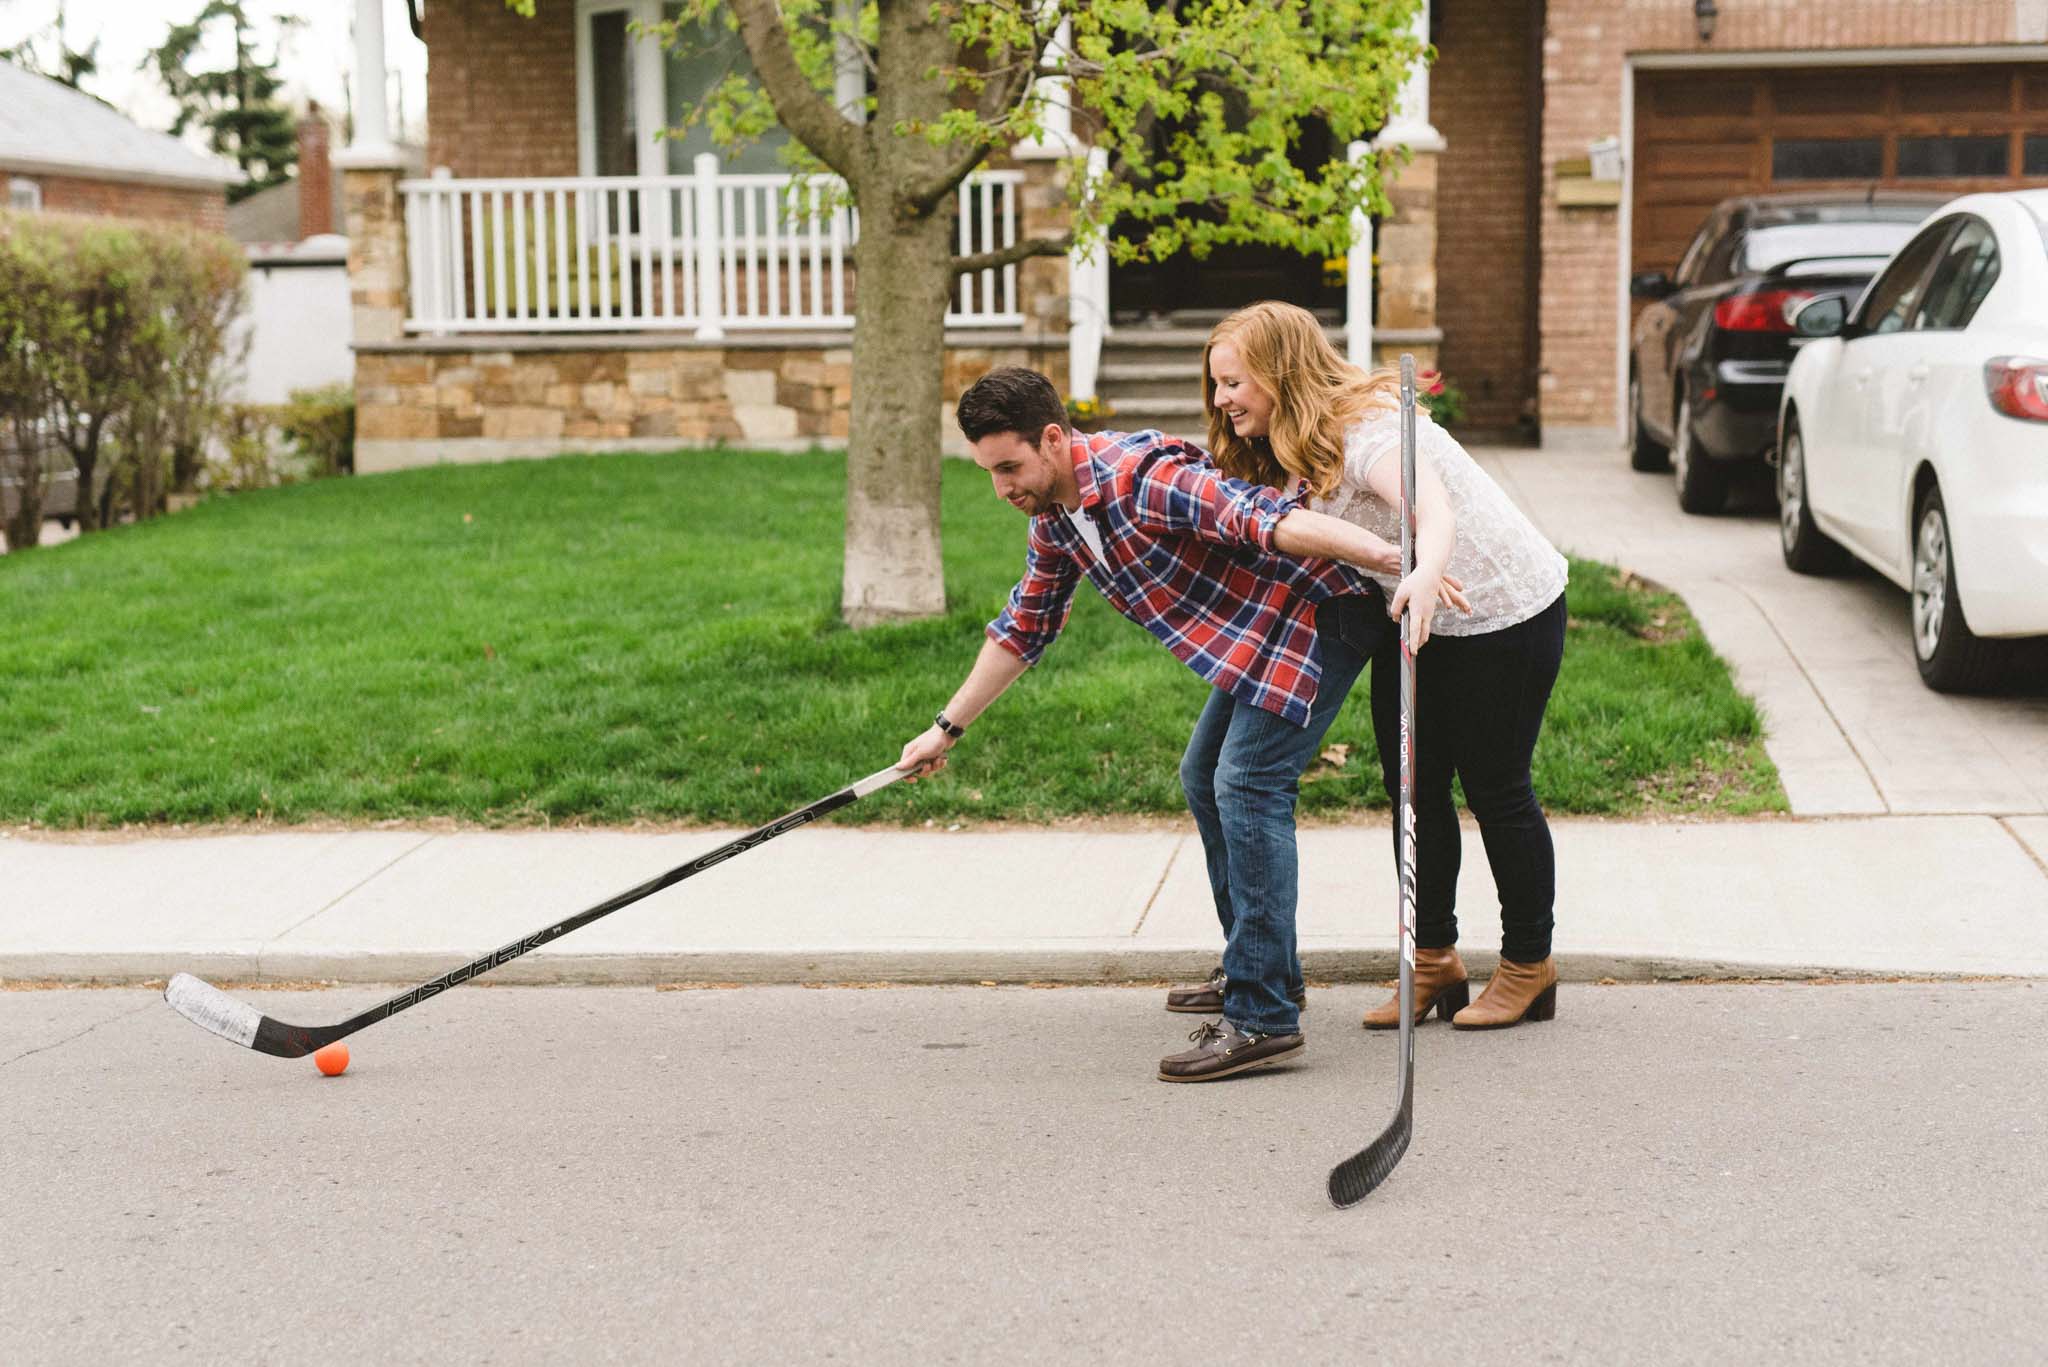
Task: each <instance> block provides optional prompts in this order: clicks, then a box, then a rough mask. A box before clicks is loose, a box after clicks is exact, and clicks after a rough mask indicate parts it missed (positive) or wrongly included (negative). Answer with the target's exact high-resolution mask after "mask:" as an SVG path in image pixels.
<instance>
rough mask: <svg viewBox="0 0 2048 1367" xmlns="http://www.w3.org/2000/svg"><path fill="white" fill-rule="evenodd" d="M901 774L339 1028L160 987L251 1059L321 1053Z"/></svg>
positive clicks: (787, 819) (841, 796)
mask: <svg viewBox="0 0 2048 1367" xmlns="http://www.w3.org/2000/svg"><path fill="white" fill-rule="evenodd" d="M905 776H906V774H905V771H903V770H901V769H884V770H882V771H881V772H879V773H875V774H870V775H868V777H866V778H864V779H862V780H861V781H860V782H858V783H856V784H854V785H853V786H852V787H850V788H841V789H840V790H839V791H838V792H836V793H834V794H832V795H831V796H830V797H822V798H819V799H818V800H817V801H816V802H813V803H812V804H811V805H810V806H808V807H799V808H798V809H797V810H796V811H793V812H791V813H789V815H787V816H781V817H777V818H776V819H775V820H773V821H771V822H769V823H768V824H767V825H765V826H757V827H755V828H754V829H753V830H751V831H748V832H747V833H746V834H745V835H743V836H740V837H739V838H738V839H737V840H731V841H728V842H726V843H725V844H723V845H720V846H719V847H718V848H717V849H715V850H712V851H711V852H710V853H708V854H700V855H698V856H697V857H696V858H695V859H692V860H691V861H690V862H689V863H687V864H683V865H679V866H678V867H676V868H673V869H670V870H669V871H668V872H667V873H664V874H661V875H660V876H658V877H655V878H650V879H648V880H647V881H646V882H645V883H642V884H641V885H640V886H639V887H637V888H633V889H630V890H629V891H626V892H622V893H620V894H619V895H618V896H616V897H613V898H610V899H608V900H606V901H603V902H599V903H598V904H597V905H596V906H594V907H591V908H590V909H589V910H588V911H579V912H577V913H576V914H575V915H574V916H571V917H570V918H569V919H568V920H566V921H557V922H555V924H553V925H551V926H549V927H548V928H547V929H545V930H540V931H536V932H534V933H533V934H531V935H528V936H525V937H524V938H522V939H518V940H514V941H513V942H512V943H511V944H509V945H506V946H504V947H503V948H502V949H495V950H493V951H491V952H490V953H489V954H486V955H484V956H483V957H482V958H481V959H475V960H472V961H471V962H469V963H466V964H464V965H463V966H462V967H460V968H458V969H454V970H453V971H451V972H448V973H443V974H442V975H441V976H440V977H438V978H436V979H434V980H433V981H432V982H427V983H421V984H420V985H419V986H418V987H412V988H407V989H406V990H405V991H403V992H401V993H399V994H398V995H397V996H395V997H393V998H391V999H390V1000H389V1001H384V1002H379V1003H378V1004H377V1005H375V1006H373V1007H371V1008H370V1009H369V1010H367V1011H365V1012H363V1013H361V1014H360V1015H356V1016H351V1017H349V1018H348V1019H347V1020H345V1021H343V1022H341V1024H339V1025H286V1024H285V1023H284V1022H283V1021H278V1020H272V1019H271V1018H270V1017H269V1016H266V1015H264V1014H263V1013H262V1012H261V1011H258V1010H257V1009H256V1008H255V1007H253V1006H249V1005H246V1004H245V1003H242V1002H239V1001H236V1000H235V999H234V998H233V997H230V996H229V995H228V994H227V993H225V992H223V991H221V990H220V989H219V988H217V987H215V986H214V985H213V984H212V983H209V982H203V981H201V980H200V979H198V978H195V977H193V976H192V975H191V974H189V973H180V974H178V975H177V976H176V977H174V978H172V979H171V981H170V983H169V985H168V986H166V987H165V988H164V1000H165V1001H167V1002H169V1003H170V1004H171V1006H172V1008H173V1009H174V1010H176V1011H177V1013H178V1014H179V1015H181V1016H183V1017H184V1018H185V1019H186V1020H189V1021H191V1022H193V1023H194V1024H195V1025H199V1026H201V1027H203V1028H205V1029H207V1030H211V1031H212V1032H213V1033H214V1034H216V1035H219V1036H220V1037H221V1038H222V1039H225V1040H230V1041H232V1042H234V1043H236V1044H240V1045H243V1046H245V1047H247V1048H250V1049H254V1050H256V1051H257V1052H258V1053H262V1054H274V1055H276V1056H277V1057H278V1058H298V1057H300V1056H302V1055H305V1054H310V1053H312V1052H313V1051H314V1050H316V1049H321V1048H324V1047H325V1046H327V1045H329V1044H332V1043H334V1041H336V1040H338V1039H342V1038H344V1037H346V1036H348V1035H353V1034H354V1033H355V1032H356V1031H358V1030H361V1029H363V1028H364V1027H365V1026H370V1025H375V1024H376V1023H377V1022H378V1021H381V1020H383V1019H384V1018H385V1017H387V1016H395V1015H397V1014H398V1013H399V1012H401V1011H403V1010H405V1008H407V1007H408V1006H416V1005H418V1004H419V1003H420V1002H423V1001H425V1000H426V999H427V998H428V997H431V996H434V995H435V994H436V993H439V992H443V991H446V990H447V989H448V988H451V987H454V986H455V985H456V984H458V983H465V982H468V981H469V980H470V979H471V978H475V977H480V976H482V975H483V974H485V973H488V972H490V971H491V970H492V969H494V968H497V967H499V966H500V965H503V964H508V963H511V962H512V961H513V960H514V959H516V958H518V957H519V956H520V955H522V954H525V953H526V952H528V951H529V950H534V949H538V948H540V947H541V946H542V945H544V944H546V943H548V942H549V941H550V940H559V939H561V938H562V937H563V936H564V935H567V934H568V933H569V932H570V931H572V930H577V929H580V928H581V927H583V926H587V925H589V924H590V923H591V922H592V921H595V920H599V919H600V918H602V917H606V916H609V915H611V914H612V913H613V912H615V911H617V910H618V909H619V908H620V907H624V906H630V905H631V904H633V903H634V902H637V901H639V900H640V899H641V898H643V897H649V896H652V895H653V894H655V893H657V892H660V891H661V890H662V889H663V888H667V887H673V886H674V885H675V884H677V883H680V882H682V881H683V880H684V879H685V878H688V877H690V876H691V875H693V874H698V873H702V872H703V871H704V870H705V869H708V868H710V867H711V866H712V865H714V864H723V863H724V862H725V861H726V860H728V859H730V858H732V857H733V856H734V855H738V854H745V853H746V852H747V851H748V850H751V849H753V848H754V846H756V845H761V844H765V843H767V842H768V841H770V840H773V839H774V838H775V837H776V836H778V835H781V834H783V833H784V832H785V831H793V830H795V829H796V828H797V827H799V826H807V825H809V824H810V823H811V822H813V821H816V820H817V819H818V818H819V817H821V816H824V815H825V814H826V813H827V812H835V811H838V810H839V809H840V808H841V807H845V806H848V805H850V804H852V803H854V802H857V801H859V800H860V799H861V798H864V797H866V796H868V794H870V793H875V792H879V791H881V790H882V789H884V788H886V787H888V786H889V785H890V784H892V783H894V782H895V781H896V780H897V779H899V778H903V777H905Z"/></svg>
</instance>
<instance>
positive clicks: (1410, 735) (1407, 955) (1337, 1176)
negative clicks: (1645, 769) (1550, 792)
mask: <svg viewBox="0 0 2048 1367" xmlns="http://www.w3.org/2000/svg"><path fill="white" fill-rule="evenodd" d="M1414 569H1415V358H1414V357H1413V356H1411V355H1408V354H1407V353H1406V352H1403V353H1402V355H1401V578H1402V579H1404V580H1405V579H1407V577H1408V576H1409V574H1410V573H1411V572H1412V571H1413V570H1414ZM1414 612H1415V610H1414V608H1412V607H1407V608H1403V609H1402V612H1401V783H1400V787H1401V793H1400V797H1401V803H1400V809H1399V816H1400V825H1399V827H1398V828H1397V829H1398V831H1399V841H1398V844H1399V848H1400V864H1401V891H1400V908H1401V989H1400V1007H1401V1021H1400V1028H1401V1053H1400V1063H1399V1064H1398V1068H1399V1076H1397V1077H1396V1078H1395V1079H1394V1090H1395V1091H1396V1092H1397V1093H1399V1094H1400V1098H1401V1100H1400V1104H1399V1106H1398V1107H1397V1109H1396V1110H1395V1111H1394V1118H1393V1120H1392V1121H1391V1122H1390V1123H1389V1124H1388V1125H1387V1128H1386V1129H1385V1130H1383V1131H1381V1132H1380V1137H1379V1138H1377V1139H1375V1140H1373V1141H1372V1143H1370V1144H1368V1145H1366V1146H1365V1147H1364V1148H1362V1149H1360V1150H1359V1151H1358V1152H1357V1153H1354V1154H1352V1155H1351V1157H1349V1158H1347V1159H1345V1160H1344V1161H1343V1162H1341V1163H1339V1164H1338V1165H1337V1166H1336V1167H1334V1168H1331V1169H1330V1199H1331V1200H1332V1201H1333V1202H1335V1203H1336V1205H1337V1208H1338V1209H1339V1210H1344V1209H1347V1208H1349V1207H1351V1206H1355V1205H1357V1204H1358V1203H1359V1202H1360V1201H1363V1200H1364V1199H1365V1198H1366V1197H1367V1196H1369V1195H1371V1194H1372V1190H1373V1188H1375V1187H1377V1186H1378V1185H1379V1184H1380V1183H1382V1182H1384V1181H1386V1180H1387V1177H1388V1176H1389V1175H1390V1174H1391V1173H1392V1172H1393V1171H1394V1165H1395V1164H1396V1163H1399V1162H1400V1161H1401V1155H1402V1154H1404V1153H1406V1152H1408V1139H1409V1137H1410V1135H1412V1134H1413V1133H1414V1130H1415V650H1414V647H1413V646H1411V645H1410V644H1409V640H1410V637H1409V635H1408V631H1409V627H1410V626H1411V623H1410V621H1409V619H1410V618H1411V617H1412V616H1414Z"/></svg>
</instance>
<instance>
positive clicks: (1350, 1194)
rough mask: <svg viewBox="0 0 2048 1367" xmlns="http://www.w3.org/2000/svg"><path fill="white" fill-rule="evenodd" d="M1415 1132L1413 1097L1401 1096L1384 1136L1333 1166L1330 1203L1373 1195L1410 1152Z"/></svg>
mask: <svg viewBox="0 0 2048 1367" xmlns="http://www.w3.org/2000/svg"><path fill="white" fill-rule="evenodd" d="M1414 1132H1415V1107H1414V1103H1413V1100H1412V1098H1411V1097H1409V1096H1403V1097H1402V1098H1401V1109H1400V1110H1398V1111H1396V1112H1395V1113H1394V1120H1393V1123H1392V1124H1390V1125H1388V1126H1387V1128H1386V1129H1385V1130H1384V1131H1383V1132H1381V1134H1380V1137H1379V1138H1378V1139H1375V1140H1373V1141H1372V1143H1370V1144H1367V1145H1366V1146H1365V1147H1364V1148H1362V1149H1360V1150H1359V1151H1358V1152H1357V1153H1354V1154H1352V1155H1351V1156H1350V1157H1349V1158H1347V1159H1345V1160H1344V1161H1343V1162H1341V1163H1339V1164H1338V1165H1337V1166H1336V1167H1334V1168H1331V1169H1330V1202H1331V1204H1333V1205H1334V1206H1336V1207H1337V1209H1339V1210H1349V1209H1350V1208H1351V1207H1353V1206H1355V1205H1357V1204H1358V1203H1359V1202H1360V1201H1363V1200H1364V1199H1365V1198H1366V1197H1368V1196H1370V1195H1372V1193H1373V1189H1374V1188H1376V1187H1378V1186H1379V1184H1380V1183H1382V1182H1384V1181H1386V1180H1387V1178H1389V1177H1391V1176H1392V1175H1393V1172H1394V1167H1395V1165H1396V1164H1398V1163H1399V1162H1400V1161H1401V1155H1402V1154H1404V1153H1406V1152H1408V1140H1409V1138H1410V1136H1412V1135H1413V1134H1414Z"/></svg>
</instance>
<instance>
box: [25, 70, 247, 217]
mask: <svg viewBox="0 0 2048 1367" xmlns="http://www.w3.org/2000/svg"><path fill="white" fill-rule="evenodd" d="M243 179H244V177H243V175H242V172H241V170H240V169H239V168H238V167H235V166H233V165H230V164H229V163H227V162H224V161H220V160H217V159H215V158H213V157H209V156H206V155H204V154H202V153H199V152H195V151H193V150H192V149H191V148H189V147H187V146H185V144H184V143H182V142H179V141H178V140H177V139H176V138H173V137H171V136H169V135H168V134H164V133H152V132H150V131H149V130H148V129H146V128H141V127H138V126H137V125H135V124H134V123H131V122H130V121H129V120H128V119H127V118H126V117H125V116H123V115H122V114H121V113H120V112H119V111H118V110H116V109H114V108H112V107H111V106H109V105H105V104H102V103H101V102H100V101H98V100H96V99H94V98H93V97H92V96H90V95H87V94H84V93H82V92H80V91H77V90H73V89H72V88H71V87H70V86H67V85H65V84H63V83H62V82H60V81H53V80H50V79H49V78H48V77H45V76H38V75H36V74H35V73H34V72H32V71H24V70H22V69H21V68H20V67H18V66H15V65H14V64H13V63H11V62H0V190H5V191H6V198H5V200H4V201H0V207H6V208H11V209H16V210H26V211H30V212H34V211H40V210H47V211H49V212H51V213H67V214H98V215H107V216H110V217H115V218H143V219H152V220H155V221H157V222H164V223H189V224H192V225H193V226H195V227H200V228H209V229H212V230H213V231H215V232H219V231H221V229H222V228H223V227H224V226H225V225H226V215H227V187H228V186H230V185H236V184H239V183H241V181H242V180H243Z"/></svg>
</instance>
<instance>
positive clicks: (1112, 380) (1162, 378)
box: [1095, 359, 1202, 403]
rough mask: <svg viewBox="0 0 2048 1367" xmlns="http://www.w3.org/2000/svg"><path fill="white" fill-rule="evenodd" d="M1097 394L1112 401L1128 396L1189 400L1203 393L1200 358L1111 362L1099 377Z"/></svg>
mask: <svg viewBox="0 0 2048 1367" xmlns="http://www.w3.org/2000/svg"><path fill="white" fill-rule="evenodd" d="M1095 387H1096V390H1097V392H1098V393H1100V394H1101V396H1102V397H1103V398H1105V399H1108V400H1109V401H1110V402H1111V403H1118V402H1121V401H1123V400H1125V399H1187V398H1199V397H1200V396H1201V393H1202V363H1201V361H1200V360H1199V359H1188V360H1180V361H1158V362H1152V363H1145V364H1132V363H1130V362H1123V361H1117V362H1111V363H1109V364H1106V365H1104V366H1103V367H1102V370H1101V371H1100V372H1099V373H1098V375H1097V376H1096V381H1095Z"/></svg>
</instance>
